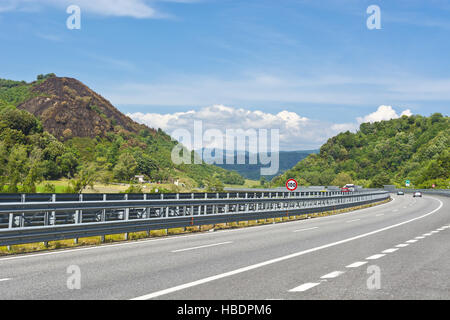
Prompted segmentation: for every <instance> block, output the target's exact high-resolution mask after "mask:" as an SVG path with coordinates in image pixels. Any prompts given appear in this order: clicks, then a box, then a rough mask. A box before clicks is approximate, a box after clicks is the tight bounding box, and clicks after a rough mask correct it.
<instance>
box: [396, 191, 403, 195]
mask: <svg viewBox="0 0 450 320" xmlns="http://www.w3.org/2000/svg"><path fill="white" fill-rule="evenodd" d="M397 195H398V196H404V195H405V193H404V192H403V191H397Z"/></svg>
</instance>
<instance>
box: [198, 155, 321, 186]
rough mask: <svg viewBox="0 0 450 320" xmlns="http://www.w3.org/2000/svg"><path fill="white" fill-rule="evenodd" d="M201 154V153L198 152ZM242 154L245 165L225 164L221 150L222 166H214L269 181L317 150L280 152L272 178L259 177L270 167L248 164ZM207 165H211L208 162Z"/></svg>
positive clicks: (248, 156)
mask: <svg viewBox="0 0 450 320" xmlns="http://www.w3.org/2000/svg"><path fill="white" fill-rule="evenodd" d="M198 152H202V151H198ZM242 152H243V153H244V158H245V164H226V151H225V150H223V151H222V154H223V164H216V166H218V167H221V168H223V169H226V170H234V171H236V172H237V173H239V174H240V175H242V176H243V177H244V178H247V179H252V180H260V179H261V178H262V177H264V178H265V179H267V180H271V179H272V178H274V177H275V176H277V175H280V174H282V173H283V172H285V171H286V170H289V169H291V168H292V167H293V166H294V165H295V164H297V162H299V161H300V160H302V159H304V158H306V157H307V156H308V155H310V154H311V153H318V152H319V150H299V151H280V152H279V170H278V173H277V174H275V175H272V176H261V168H264V167H269V166H270V165H263V164H261V163H260V162H259V157H258V158H257V159H258V163H257V164H250V154H249V152H248V151H245V152H244V151H242ZM211 153H212V152H211V151H210V150H208V152H206V154H208V155H210V154H211ZM237 154H238V152H237V151H235V152H234V159H237ZM204 160H205V161H206V162H208V157H206V158H205V157H204ZM235 162H236V161H235ZM208 163H211V161H209V162H208Z"/></svg>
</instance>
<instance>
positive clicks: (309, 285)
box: [289, 282, 320, 292]
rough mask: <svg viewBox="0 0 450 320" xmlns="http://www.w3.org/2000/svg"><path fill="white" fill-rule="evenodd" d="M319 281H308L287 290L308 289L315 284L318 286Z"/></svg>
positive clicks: (299, 290)
mask: <svg viewBox="0 0 450 320" xmlns="http://www.w3.org/2000/svg"><path fill="white" fill-rule="evenodd" d="M319 284H320V282H308V283H304V284H302V285H301V286H298V287H295V288H294V289H291V290H289V292H303V291H306V290H308V289H311V288H314V287H315V286H318V285H319Z"/></svg>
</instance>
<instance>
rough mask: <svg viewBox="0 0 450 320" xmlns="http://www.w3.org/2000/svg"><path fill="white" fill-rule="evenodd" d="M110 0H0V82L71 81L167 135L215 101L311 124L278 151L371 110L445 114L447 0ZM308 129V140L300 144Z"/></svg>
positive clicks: (261, 117) (272, 120)
mask: <svg viewBox="0 0 450 320" xmlns="http://www.w3.org/2000/svg"><path fill="white" fill-rule="evenodd" d="M111 3H112V2H111V1H107V0H97V1H96V0H78V1H77V0H67V1H66V0H41V1H38V0H1V1H0V30H1V31H0V41H1V43H2V44H3V46H2V47H3V50H0V61H2V64H1V69H0V70H1V71H0V77H2V78H9V79H17V80H27V81H31V80H34V79H35V77H36V75H37V74H40V73H49V72H54V73H56V74H57V75H58V76H68V77H74V78H77V79H79V80H81V81H82V82H84V83H85V84H87V85H88V86H90V87H91V88H93V89H94V90H96V91H98V92H99V93H100V94H101V95H103V96H104V97H105V98H107V99H109V100H110V101H111V102H112V103H113V104H114V105H115V106H117V107H118V108H119V109H120V110H121V111H123V112H125V113H129V114H130V115H131V116H132V117H133V118H134V119H136V120H138V121H142V122H146V123H148V124H149V125H151V126H161V127H163V129H165V130H168V131H170V130H171V129H173V128H174V125H176V126H179V125H181V123H185V122H186V119H191V118H192V112H194V114H195V115H196V117H197V118H198V119H203V120H204V121H210V122H211V123H210V125H211V126H214V117H212V118H208V117H203V118H202V115H205V114H210V113H211V112H212V111H214V110H216V109H217V106H226V108H230V109H227V110H228V111H229V110H232V111H230V112H231V115H230V117H229V121H230V122H229V123H228V124H227V123H224V124H223V125H224V126H226V125H230V126H232V125H233V123H235V124H236V123H237V122H236V119H237V117H239V119H242V117H243V116H245V117H248V119H246V123H248V122H249V121H252V120H253V121H255V122H257V123H256V124H255V126H258V125H259V126H260V127H261V126H263V127H264V126H267V127H271V126H275V127H276V126H280V127H282V129H283V130H289V127H290V124H291V125H292V122H293V121H294V122H295V121H297V122H298V123H306V122H307V120H308V121H310V122H309V123H308V126H305V127H304V129H303V132H301V131H300V132H299V133H298V135H299V137H297V138H296V139H295V140H294V141H297V142H298V143H294V144H293V142H289V143H286V145H284V146H282V148H284V149H289V148H293V149H301V148H310V147H317V146H319V145H320V144H321V143H323V142H324V141H325V140H326V138H328V137H329V136H331V135H333V134H335V133H336V132H338V131H339V130H343V129H352V128H353V129H354V127H355V126H356V125H357V124H358V121H359V122H360V121H361V119H364V117H366V116H368V115H369V114H371V113H373V112H376V111H377V110H378V112H379V113H382V112H384V111H387V112H388V113H389V114H390V116H391V117H392V116H394V117H395V116H399V115H400V114H401V113H402V112H403V111H405V110H410V112H411V113H413V114H415V113H418V114H423V115H429V114H431V113H433V112H442V113H444V114H448V110H449V102H450V59H449V58H448V53H449V52H450V41H449V39H450V2H448V1H440V0H428V1H418V0H389V1H380V0H378V1H377V0H370V1H364V0H334V1H333V0H323V1H313V0H279V1H268V0H239V1H235V0H153V1H150V0H149V1H147V0H116V1H115V2H114V6H113V5H112V4H111ZM70 4H77V5H79V6H80V8H81V13H82V16H81V23H82V25H81V30H68V29H67V28H66V19H67V17H68V16H69V15H68V14H67V13H66V8H67V6H69V5H70ZM372 4H375V5H378V6H379V7H380V8H381V25H382V29H381V30H369V29H368V28H367V27H366V19H367V18H368V17H369V15H368V14H367V13H366V9H367V7H368V6H369V5H372ZM381 105H384V106H391V109H387V108H382V110H381V111H380V108H379V106H381ZM214 108H216V109H214ZM219 109H220V108H219ZM238 110H241V112H238ZM242 110H243V111H245V112H242ZM383 110H384V111H383ZM392 110H394V111H395V112H394V113H393V112H392ZM189 111H192V112H191V113H189V117H188V118H186V114H187V113H188V112H189ZM281 112H284V113H282V114H281V115H280V113H281ZM380 116H381V119H384V118H385V117H388V115H386V114H383V115H380ZM358 118H359V119H360V120H357V119H358ZM375 118H377V117H376V116H375ZM180 119H181V120H180ZM305 119H307V120H305ZM182 120H184V122H183V121H182ZM158 121H159V122H158ZM177 121H178V122H177ZM258 122H259V123H258ZM239 125H243V124H242V123H239ZM333 126H334V129H331V128H333ZM291 127H292V126H291ZM305 130H309V131H314V132H315V133H316V132H317V133H318V136H319V138H318V139H317V140H314V141H313V142H311V143H309V142H307V141H306V140H305V139H303V140H302V138H301V137H302V136H305V135H308V134H304V131H305ZM319 133H320V134H319ZM286 135H288V132H286ZM299 139H300V140H299Z"/></svg>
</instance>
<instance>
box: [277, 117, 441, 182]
mask: <svg viewBox="0 0 450 320" xmlns="http://www.w3.org/2000/svg"><path fill="white" fill-rule="evenodd" d="M288 178H296V179H298V180H299V184H300V185H339V186H342V185H344V184H346V183H355V184H358V185H362V186H366V187H382V186H383V185H386V184H396V185H398V186H404V185H405V180H410V181H411V183H412V184H413V186H414V187H419V188H430V187H432V185H433V184H435V185H436V187H437V188H450V123H449V117H448V116H443V115H442V114H440V113H435V114H433V115H431V116H430V117H423V116H420V115H414V116H410V117H408V116H403V117H401V118H399V119H394V120H390V121H381V122H375V123H363V124H361V126H360V128H359V131H358V132H356V133H350V132H345V133H341V134H338V135H337V136H335V137H333V138H331V139H329V140H328V142H327V143H325V144H324V145H323V146H322V147H321V148H320V153H319V154H312V155H310V156H308V157H307V158H306V159H304V160H302V161H300V162H299V163H298V164H297V165H296V166H295V167H294V168H292V169H291V170H288V171H287V172H285V173H284V174H283V175H281V176H278V177H276V178H274V180H273V181H272V184H273V185H277V186H281V185H283V184H284V183H285V181H286V179H288Z"/></svg>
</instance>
